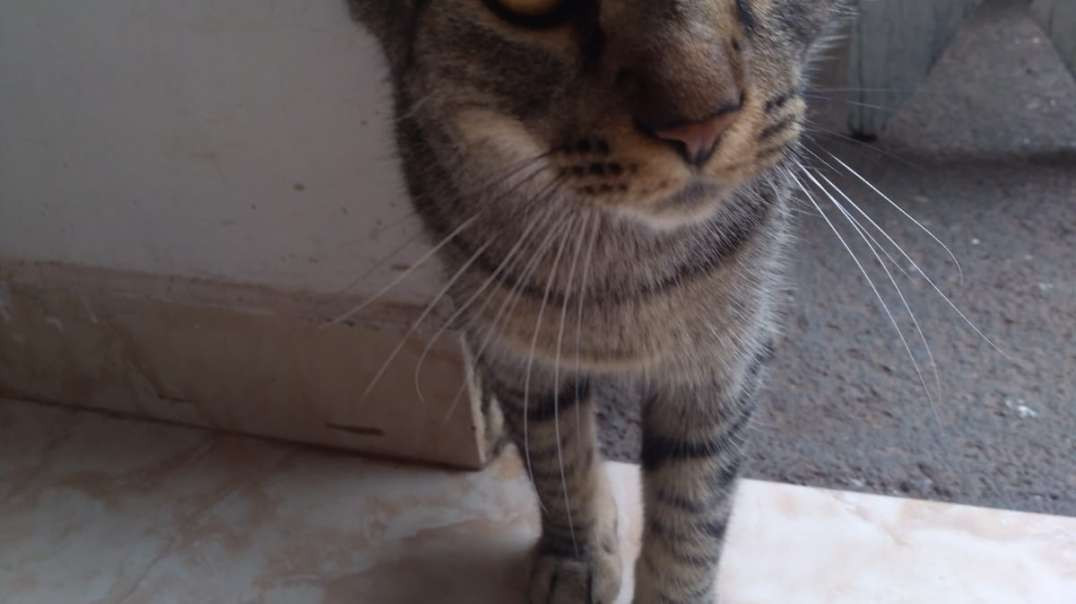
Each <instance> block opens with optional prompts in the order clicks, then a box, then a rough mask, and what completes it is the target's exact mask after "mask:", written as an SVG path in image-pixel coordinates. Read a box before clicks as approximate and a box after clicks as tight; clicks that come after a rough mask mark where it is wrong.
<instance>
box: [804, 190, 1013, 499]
mask: <svg viewBox="0 0 1076 604" xmlns="http://www.w3.org/2000/svg"><path fill="white" fill-rule="evenodd" d="M820 176H821V175H820ZM821 178H822V179H823V180H825V181H826V182H827V183H828V184H829V185H830V186H831V187H832V188H833V189H834V190H835V191H837V193H839V194H840V195H841V196H842V197H843V198H844V199H845V200H846V201H847V202H848V203H849V204H850V205H851V206H852V207H853V208H854V209H855V210H856V211H857V212H858V213H859V214H860V215H862V216H863V217H864V218H865V219H866V220H867V221H869V222H870V223H871V224H872V225H873V226H874V227H875V228H876V229H878V230H879V231H880V232H882V234H883V235H886V236H887V237H888V235H887V234H886V233H885V231H884V230H882V229H881V228H880V227H879V226H878V225H877V224H874V220H873V219H872V218H871V217H870V215H869V214H867V213H866V212H864V211H863V210H862V209H860V208H859V206H858V205H856V203H855V202H854V201H853V200H852V199H851V198H849V197H848V195H846V194H845V193H844V192H843V191H841V189H840V188H839V187H837V186H836V185H834V184H833V183H832V182H831V181H830V180H829V179H828V178H826V177H825V176H821ZM831 199H832V198H831ZM834 205H836V207H837V208H838V209H839V210H840V211H841V213H842V214H844V216H845V218H846V219H848V220H849V222H850V223H851V224H852V225H853V228H855V229H856V231H857V232H859V233H860V235H861V236H862V235H863V233H864V232H865V228H864V227H863V225H862V224H861V223H859V221H858V220H856V219H855V217H853V216H851V215H850V214H849V212H848V211H847V210H846V209H844V208H843V207H842V206H841V204H840V203H838V202H837V201H836V200H834ZM868 245H870V244H868ZM898 248H899V246H898ZM872 251H873V249H872ZM902 251H903V250H902ZM875 258H876V259H877V258H878V255H877V253H875ZM878 261H879V264H882V263H881V259H878ZM909 262H911V260H909ZM882 268H883V270H885V265H884V264H882ZM885 272H886V276H887V277H889V280H890V282H891V283H892V284H893V287H894V289H895V290H896V291H897V295H898V296H900V300H901V302H902V303H903V304H904V307H905V309H906V310H907V312H908V315H909V317H911V320H912V323H913V325H914V326H915V329H916V332H917V333H918V336H919V339H920V341H921V342H922V344H923V347H924V349H925V350H926V354H927V358H928V362H929V363H930V366H931V368H932V370H933V373H934V379H935V385H936V388H937V392H938V399H939V401H940V399H941V396H942V386H941V376H940V373H939V371H938V367H937V363H936V362H935V358H934V354H933V352H932V351H931V349H930V345H929V344H928V342H927V339H926V336H925V334H924V332H923V329H922V327H921V326H920V324H919V321H918V320H917V318H916V316H915V314H914V313H913V312H912V309H911V307H910V306H909V304H908V302H907V300H906V299H905V297H904V294H903V293H902V292H901V290H900V287H899V286H898V285H897V283H896V281H895V280H894V278H893V276H892V274H891V273H890V272H889V271H888V270H885ZM914 362H915V361H914V360H913V363H914ZM917 371H918V369H917ZM919 378H920V381H922V379H923V376H922V375H921V374H920V376H919ZM922 386H923V389H924V391H926V393H927V400H928V402H929V403H930V410H931V414H932V418H933V421H934V424H935V426H936V427H937V437H938V445H939V447H941V448H942V449H943V450H946V451H948V456H947V457H943V458H942V459H941V463H943V464H945V465H946V466H948V469H949V471H950V472H952V473H953V474H956V473H957V472H956V471H955V469H954V468H953V467H952V463H951V461H952V460H956V463H957V464H958V465H960V466H963V465H964V464H963V462H962V461H961V460H960V458H959V457H957V456H956V455H955V454H954V452H953V450H952V447H951V446H950V445H949V441H947V440H945V439H944V438H943V435H944V433H945V432H946V428H945V422H944V421H943V420H942V417H941V413H940V412H939V411H938V408H937V404H936V403H935V401H933V400H931V397H930V392H929V390H928V389H927V387H926V384H925V383H922ZM959 469H960V470H964V468H963V467H961V468H959ZM987 486H989V487H990V490H991V491H993V493H994V495H995V496H997V497H998V498H999V499H1005V500H1009V499H1011V498H1009V497H1007V496H1006V495H1004V494H1003V493H1002V492H1001V491H1000V489H998V488H997V486H996V485H995V484H994V483H993V482H992V481H987ZM1009 507H1014V506H1013V505H1012V502H1011V501H1010V502H1009Z"/></svg>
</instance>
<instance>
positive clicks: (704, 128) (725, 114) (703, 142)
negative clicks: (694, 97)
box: [653, 105, 740, 166]
mask: <svg viewBox="0 0 1076 604" xmlns="http://www.w3.org/2000/svg"><path fill="white" fill-rule="evenodd" d="M739 110H740V107H739V106H738V105H737V106H735V107H731V106H730V107H726V108H723V109H721V110H719V111H717V112H716V113H714V114H713V115H711V116H710V117H708V118H706V119H704V120H702V121H698V122H684V123H680V124H676V125H673V126H670V127H667V128H663V129H661V130H654V131H653V135H654V136H656V137H657V138H659V139H661V140H664V141H669V142H671V143H674V144H676V145H677V146H679V147H680V149H679V151H680V153H681V154H682V155H683V156H684V160H685V161H687V163H689V164H691V165H694V166H701V165H702V164H704V163H706V160H708V159H710V156H712V155H713V154H714V149H716V148H717V144H718V143H719V142H720V141H721V135H723V134H724V133H725V132H726V131H727V130H728V129H729V127H730V126H732V124H734V123H735V122H736V117H737V115H738V114H739Z"/></svg>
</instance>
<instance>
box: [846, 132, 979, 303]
mask: <svg viewBox="0 0 1076 604" xmlns="http://www.w3.org/2000/svg"><path fill="white" fill-rule="evenodd" d="M827 155H829V156H830V157H831V158H833V161H835V162H837V163H838V164H840V165H841V166H842V167H843V168H844V169H845V170H848V172H849V173H850V174H851V175H852V176H855V177H856V178H857V179H859V180H860V182H862V183H863V184H865V185H867V186H868V187H870V189H871V190H872V191H874V192H875V193H876V194H877V195H878V196H879V197H881V198H882V199H884V200H885V201H886V202H887V203H888V204H889V205H891V206H893V208H895V209H896V210H897V211H898V212H900V213H901V215H903V216H904V217H905V218H907V219H908V220H910V221H912V224H914V225H915V226H917V227H919V229H920V230H922V231H923V232H924V233H926V234H927V236H928V237H930V238H931V239H933V240H934V242H935V243H937V244H938V245H940V246H941V248H942V249H943V250H945V253H946V254H948V255H949V258H951V259H952V261H953V264H955V265H956V270H957V272H958V273H959V275H960V283H961V285H963V283H964V267H963V266H961V265H960V260H959V259H957V257H956V254H954V253H953V250H951V249H949V246H948V245H945V242H943V241H942V240H941V239H939V238H938V236H937V235H935V234H934V233H933V231H931V230H930V229H928V228H927V227H926V226H925V225H924V224H923V223H922V222H919V220H917V219H916V218H915V216H912V215H911V214H909V213H908V212H907V211H906V210H905V209H904V208H902V207H900V204H898V203H897V202H895V201H893V200H892V199H890V198H889V196H888V195H886V194H885V193H882V192H881V191H880V190H879V189H878V187H876V186H874V184H873V183H871V182H870V181H869V180H867V179H866V178H864V177H863V176H862V175H860V173H859V172H856V171H855V170H853V169H852V167H851V166H849V165H848V164H846V163H844V161H842V160H841V158H839V157H837V156H836V155H833V154H832V153H827ZM920 272H922V271H920Z"/></svg>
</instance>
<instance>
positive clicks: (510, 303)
mask: <svg viewBox="0 0 1076 604" xmlns="http://www.w3.org/2000/svg"><path fill="white" fill-rule="evenodd" d="M555 184H556V186H555V187H554V188H553V190H551V191H550V192H549V193H548V194H546V195H545V197H543V198H542V199H540V200H538V201H539V202H542V201H545V200H547V199H549V198H551V197H553V196H554V195H556V194H557V191H559V190H560V184H561V183H560V182H559V181H558V182H556V183H555ZM566 220H567V216H560V217H558V218H557V220H556V221H555V222H554V223H553V224H552V225H550V226H549V228H548V229H547V232H546V236H545V239H543V240H542V241H541V242H540V243H539V244H538V246H537V248H536V251H535V254H534V256H533V257H532V258H531V259H530V261H528V262H527V264H526V265H525V266H524V269H523V273H522V274H521V275H520V276H519V277H518V279H517V281H516V284H515V286H514V287H513V288H512V290H511V291H510V292H509V294H508V295H507V296H505V299H504V301H503V302H502V303H501V306H500V308H498V309H497V313H496V315H495V316H494V317H493V321H492V322H491V323H490V326H489V329H487V330H486V335H485V337H484V338H483V339H482V344H481V345H480V346H479V347H478V350H476V351H474V358H475V359H476V361H477V360H478V359H481V358H482V357H483V355H484V354H485V352H486V349H487V348H488V347H489V345H490V344H491V343H492V342H493V336H494V335H495V334H496V333H497V330H498V326H499V325H500V324H501V321H502V319H504V318H506V316H507V313H508V312H509V311H510V310H514V309H515V306H516V304H517V303H518V302H519V299H520V290H521V289H522V287H523V284H524V283H526V282H527V280H528V279H530V276H531V273H533V272H534V269H535V268H537V266H538V263H539V261H540V260H541V259H542V257H543V256H544V255H545V252H546V251H547V249H548V248H549V244H550V242H551V241H552V240H553V237H554V236H555V235H556V234H557V231H558V229H559V228H560V226H561V225H563V224H564V222H565V221H566ZM503 277H504V276H503V275H502V278H501V281H503V280H504V278H503ZM493 300H494V296H493V294H492V293H490V294H489V295H487V296H486V300H485V302H484V303H483V304H482V306H481V307H479V309H478V310H477V311H476V312H475V313H473V314H474V316H475V317H476V318H477V317H480V316H482V314H483V313H484V312H485V309H486V308H487V307H488V306H489V305H490V303H491V302H492V301H493ZM473 322H474V321H473V320H472V323H473ZM465 387H466V384H465V385H464V386H463V387H461V388H460V392H458V393H457V394H456V399H455V400H453V403H452V405H451V407H450V408H449V410H448V413H446V414H445V421H447V420H448V418H450V417H451V416H452V413H453V412H455V409H456V405H458V404H459V400H460V396H461V394H462V392H463V390H464V388H465Z"/></svg>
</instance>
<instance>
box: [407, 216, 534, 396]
mask: <svg viewBox="0 0 1076 604" xmlns="http://www.w3.org/2000/svg"><path fill="white" fill-rule="evenodd" d="M548 217H549V214H548V213H546V214H543V215H542V216H541V217H539V218H537V219H535V220H533V221H531V223H530V224H529V225H527V228H526V229H524V231H523V233H522V234H521V235H520V236H519V240H518V241H516V243H515V245H513V246H512V248H511V249H510V250H509V251H508V253H507V254H506V255H505V257H504V260H503V261H501V263H500V265H499V266H498V267H497V269H496V270H494V271H493V274H491V275H490V276H489V278H488V279H486V281H485V282H484V283H483V284H482V285H481V286H480V287H479V288H478V289H477V290H475V292H474V294H472V295H471V297H470V298H468V299H467V301H466V302H464V303H463V304H462V305H460V307H459V308H458V309H456V311H455V312H454V313H453V314H452V316H450V317H449V318H448V319H446V320H445V321H444V324H443V325H441V327H440V329H438V330H437V333H435V334H434V335H433V337H432V338H430V341H429V342H427V343H426V347H425V348H424V349H423V350H422V354H421V355H419V358H418V363H416V365H415V375H414V379H415V391H416V392H417V393H418V398H419V401H421V402H422V404H425V402H426V397H425V396H423V394H422V388H421V386H420V385H419V374H420V373H421V372H422V365H423V363H424V362H425V360H426V357H427V356H429V354H430V351H431V350H432V349H433V346H434V344H435V343H436V342H437V340H438V339H440V338H441V336H442V335H444V333H445V331H447V330H448V328H449V327H451V326H452V325H454V324H455V322H456V321H457V320H458V319H459V318H460V317H461V316H463V313H465V312H467V310H468V309H469V308H470V307H471V306H472V305H473V304H474V303H475V301H477V300H478V298H479V296H481V295H482V293H483V292H485V291H486V290H487V289H489V288H490V286H491V285H493V284H494V283H495V282H496V281H497V280H498V279H499V278H500V277H501V274H502V273H504V272H505V271H507V270H508V267H509V266H510V265H511V264H513V263H514V260H515V256H516V254H518V253H519V250H520V249H522V248H523V244H524V243H525V242H526V241H527V239H528V238H529V237H530V234H531V232H532V231H533V230H534V229H535V227H537V226H539V225H540V224H543V223H544V220H545V219H546V218H548Z"/></svg>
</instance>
